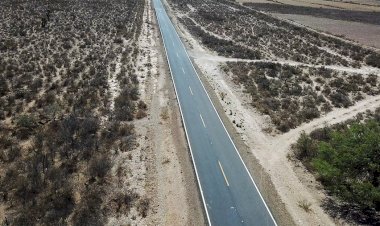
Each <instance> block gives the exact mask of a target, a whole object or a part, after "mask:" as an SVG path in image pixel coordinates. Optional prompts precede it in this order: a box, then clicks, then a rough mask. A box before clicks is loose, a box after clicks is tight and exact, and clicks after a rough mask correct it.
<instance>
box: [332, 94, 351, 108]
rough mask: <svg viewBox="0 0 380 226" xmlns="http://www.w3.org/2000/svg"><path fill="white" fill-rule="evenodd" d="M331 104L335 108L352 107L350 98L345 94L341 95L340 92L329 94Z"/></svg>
mask: <svg viewBox="0 0 380 226" xmlns="http://www.w3.org/2000/svg"><path fill="white" fill-rule="evenodd" d="M329 98H330V100H331V102H332V104H333V105H334V106H335V107H345V108H347V107H349V106H351V105H352V102H351V100H350V98H349V97H348V96H347V93H343V92H342V91H339V90H338V91H336V92H333V93H331V94H330V96H329Z"/></svg>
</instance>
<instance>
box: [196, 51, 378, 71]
mask: <svg viewBox="0 0 380 226" xmlns="http://www.w3.org/2000/svg"><path fill="white" fill-rule="evenodd" d="M190 56H191V57H193V58H194V59H196V60H199V61H203V60H205V61H215V62H220V63H223V62H252V63H255V62H265V63H277V64H281V65H284V64H288V65H290V66H304V67H312V68H328V69H331V70H335V71H342V72H348V73H358V74H365V75H368V74H375V75H378V76H380V69H379V68H375V67H371V66H362V67H361V68H352V67H344V66H340V65H315V64H305V63H300V62H297V61H292V60H249V59H240V58H228V57H223V56H218V55H213V54H209V53H205V52H203V51H202V52H199V51H190Z"/></svg>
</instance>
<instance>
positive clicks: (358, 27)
mask: <svg viewBox="0 0 380 226" xmlns="http://www.w3.org/2000/svg"><path fill="white" fill-rule="evenodd" d="M274 15H276V16H278V17H280V18H283V19H289V20H293V21H295V22H297V23H300V24H303V25H306V26H309V27H312V28H314V29H317V30H321V31H325V32H328V33H332V34H335V35H343V36H345V37H346V38H348V39H351V40H354V41H357V42H359V43H362V44H364V45H368V46H373V47H376V48H380V26H378V25H373V24H363V23H357V22H348V21H341V20H332V19H327V18H318V17H313V16H307V15H292V14H276V13H275V14H274Z"/></svg>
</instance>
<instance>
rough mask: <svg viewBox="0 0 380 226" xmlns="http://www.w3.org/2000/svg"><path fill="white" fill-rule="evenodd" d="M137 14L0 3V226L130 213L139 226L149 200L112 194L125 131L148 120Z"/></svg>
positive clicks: (103, 6) (91, 220) (134, 9)
mask: <svg viewBox="0 0 380 226" xmlns="http://www.w3.org/2000/svg"><path fill="white" fill-rule="evenodd" d="M143 11H144V1H140V0H131V1H119V0H114V1H107V0H103V1H78V0H70V1H61V0H53V1H49V2H47V3H42V2H37V1H13V0H12V1H10V0H4V1H1V2H0V55H1V57H0V205H1V209H2V210H4V216H5V218H4V219H0V223H1V222H2V224H3V225H17V226H18V225H66V224H69V225H104V224H105V223H106V222H107V218H108V217H109V216H110V215H115V214H116V215H117V214H118V215H128V214H129V211H130V210H131V209H132V208H135V209H136V210H137V214H135V218H138V217H141V218H144V217H146V215H147V212H148V209H149V200H148V199H146V198H145V197H140V195H139V194H137V193H136V192H135V191H133V190H129V189H125V190H123V191H120V192H118V191H115V190H113V191H110V189H109V188H110V187H112V186H113V185H114V184H115V183H117V182H118V177H120V175H121V173H122V171H118V173H116V174H115V173H114V172H113V171H112V170H111V169H112V168H113V167H114V156H115V155H116V154H117V153H118V152H127V151H130V150H132V149H134V148H135V146H136V145H135V139H136V138H135V136H136V135H135V131H134V126H133V124H132V123H131V121H132V120H135V119H136V118H142V117H144V116H145V115H146V113H145V110H146V108H147V106H146V105H145V103H143V102H142V101H140V100H139V92H138V86H139V82H138V80H137V78H136V70H135V65H136V55H137V54H138V52H139V49H138V47H137V45H136V42H137V39H138V37H139V35H140V30H141V24H142V14H143ZM120 55H121V56H122V57H119V56H120ZM117 64H119V66H117ZM120 65H121V66H120ZM113 78H115V82H114V83H116V84H117V86H118V87H119V89H120V92H112V90H111V85H113V84H111V83H110V81H112V80H113ZM112 103H115V104H114V105H113V104H112ZM112 106H114V107H112ZM138 112H139V113H138ZM137 113H138V114H137ZM117 170H120V169H117ZM119 174H120V175H119ZM112 192H115V193H117V194H114V193H112Z"/></svg>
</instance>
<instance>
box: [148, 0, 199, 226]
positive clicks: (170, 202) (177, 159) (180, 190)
mask: <svg viewBox="0 0 380 226" xmlns="http://www.w3.org/2000/svg"><path fill="white" fill-rule="evenodd" d="M152 7H153V6H152V5H151V3H150V2H149V3H148V7H147V8H148V17H149V18H148V19H147V21H148V24H149V30H150V32H151V38H150V39H149V40H147V43H149V44H150V45H151V46H152V47H153V48H150V49H149V50H148V51H149V53H148V55H149V58H150V59H151V64H152V74H151V75H150V76H151V77H150V78H149V79H148V80H147V82H146V83H145V85H144V89H145V91H144V93H145V101H146V102H147V104H148V107H149V115H148V118H147V121H146V122H144V125H145V126H146V128H147V134H146V136H145V143H146V145H147V146H148V149H147V151H149V152H151V155H150V156H151V157H152V158H151V159H147V162H148V164H147V174H148V176H147V177H148V179H147V185H146V187H147V192H148V194H149V195H150V196H151V197H152V202H153V204H152V209H153V210H152V211H153V214H152V215H151V216H150V219H149V223H148V225H205V222H204V216H203V206H202V204H201V200H200V196H199V193H198V187H197V184H196V179H195V174H194V170H193V168H192V164H191V158H190V156H189V150H188V146H187V143H186V139H185V135H184V130H183V127H182V123H181V118H180V113H179V108H178V104H177V100H176V96H175V92H174V88H173V85H172V81H171V79H170V72H169V69H168V65H167V62H166V56H165V51H164V48H163V45H162V42H161V37H160V34H159V30H158V24H157V21H156V18H155V14H154V9H153V8H152Z"/></svg>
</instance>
